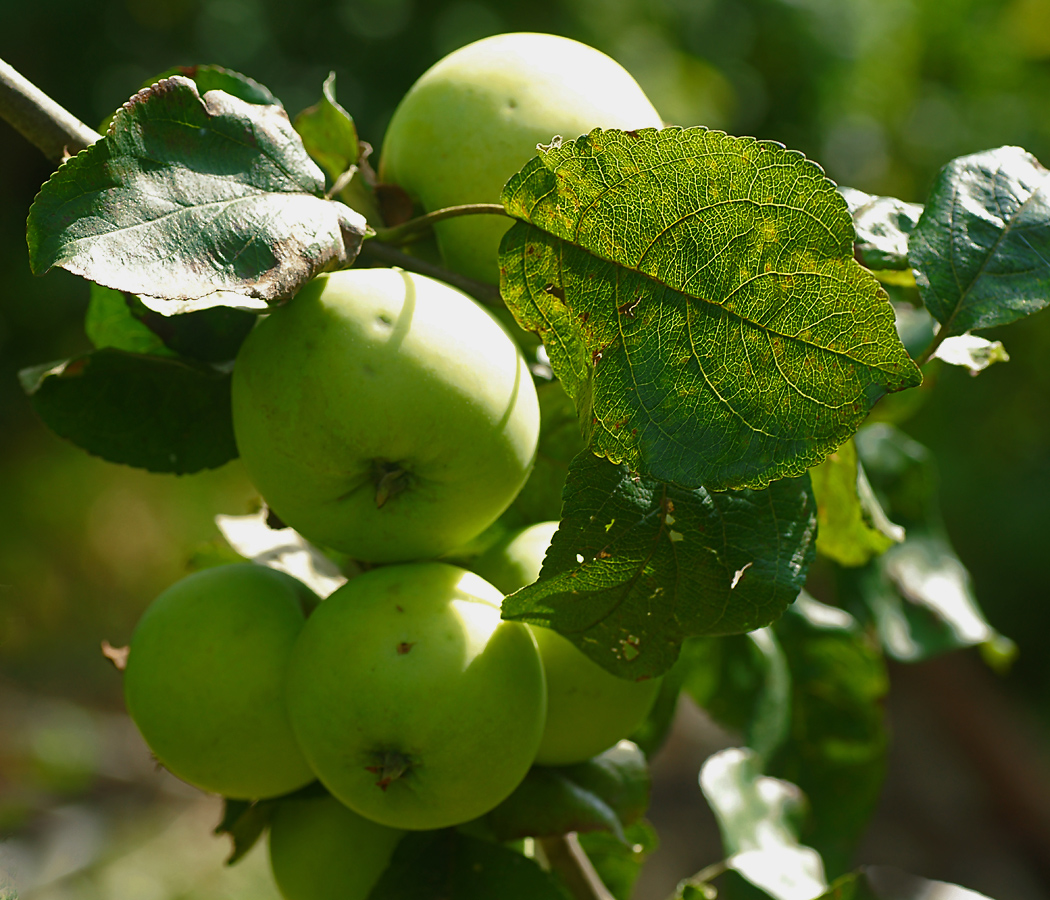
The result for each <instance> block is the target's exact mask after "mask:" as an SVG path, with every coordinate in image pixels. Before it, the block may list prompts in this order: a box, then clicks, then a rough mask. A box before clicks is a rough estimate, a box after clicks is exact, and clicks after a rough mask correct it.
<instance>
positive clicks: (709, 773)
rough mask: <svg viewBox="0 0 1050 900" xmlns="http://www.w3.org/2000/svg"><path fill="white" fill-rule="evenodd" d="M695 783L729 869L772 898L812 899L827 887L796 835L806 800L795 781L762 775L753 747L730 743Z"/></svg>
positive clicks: (821, 869)
mask: <svg viewBox="0 0 1050 900" xmlns="http://www.w3.org/2000/svg"><path fill="white" fill-rule="evenodd" d="M700 787H701V789H702V790H703V792H704V796H705V797H706V798H707V802H708V803H709V804H710V806H711V809H712V811H713V812H714V814H715V818H716V819H718V827H719V830H720V831H721V832H722V844H723V847H724V849H725V855H726V865H727V867H728V868H729V869H731V870H733V871H735V872H737V873H739V874H740V875H742V876H743V877H744V878H746V879H747V880H748V881H750V882H751V883H752V884H754V885H755V886H756V887H759V888H761V889H762V890H763V891H765V892H766V893H767V894H769V896H770V897H773V898H775V900H813V898H814V897H817V896H819V895H820V894H822V893H823V892H824V891H825V890H826V888H827V881H826V880H825V878H824V867H823V864H822V863H821V859H820V854H818V853H817V852H816V850H814V849H812V848H811V847H806V846H803V845H802V844H801V843H800V842H799V839H798V827H797V822H798V820H799V818H800V817H801V815H802V810H803V807H804V803H805V801H804V799H803V797H802V794H801V792H800V791H799V789H798V788H797V787H796V786H795V785H793V784H790V783H789V782H786V781H781V780H779V779H776V778H770V777H768V776H766V775H763V774H762V772H761V770H760V768H759V764H758V761H757V757H756V755H755V753H754V752H753V751H751V750H747V749H744V748H742V747H731V748H730V749H728V750H722V751H720V752H718V753H715V754H714V755H713V756H710V757H708V759H707V761H706V762H705V763H704V766H703V768H702V769H701V770H700Z"/></svg>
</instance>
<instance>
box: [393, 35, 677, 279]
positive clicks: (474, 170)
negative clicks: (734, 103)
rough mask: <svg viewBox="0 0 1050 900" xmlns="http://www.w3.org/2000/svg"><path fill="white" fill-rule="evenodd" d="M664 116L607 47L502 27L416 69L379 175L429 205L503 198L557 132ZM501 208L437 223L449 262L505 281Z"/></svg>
mask: <svg viewBox="0 0 1050 900" xmlns="http://www.w3.org/2000/svg"><path fill="white" fill-rule="evenodd" d="M662 124H663V123H662V122H661V120H660V116H659V114H658V113H657V112H656V110H655V109H654V108H653V105H652V103H650V102H649V100H648V98H647V97H646V96H645V93H644V92H643V91H642V89H641V88H640V87H639V86H638V83H637V82H636V81H635V80H634V79H633V78H632V77H631V75H630V74H629V73H628V72H627V71H626V70H625V69H624V68H623V67H622V66H621V65H620V64H619V63H617V62H616V61H615V60H613V59H610V58H609V57H608V56H606V55H605V54H604V53H602V52H600V51H598V50H595V49H594V48H593V47H588V46H587V45H586V44H581V43H579V42H577V41H573V40H570V39H569V38H564V37H558V36H557V35H553V34H527V33H526V34H500V35H495V36H493V37H488V38H484V39H483V40H480V41H477V42H475V43H473V44H468V45H467V46H465V47H461V48H460V49H458V50H456V51H455V52H453V53H451V54H449V55H448V56H446V57H445V58H444V59H442V60H440V61H439V62H437V63H435V64H434V65H433V66H431V67H430V68H429V69H428V70H427V71H426V72H424V73H423V75H422V76H420V78H419V80H418V81H417V82H416V83H415V84H414V85H413V86H412V87H411V89H410V90H409V91H408V93H407V94H405V96H404V98H403V99H402V100H401V103H400V104H399V105H398V107H397V109H396V110H395V111H394V115H393V118H391V120H390V125H389V126H388V128H387V131H386V137H385V138H384V139H383V151H382V156H381V158H380V161H379V178H380V180H381V181H384V182H387V183H393V184H398V185H400V186H401V187H402V188H404V189H405V190H406V191H407V192H408V193H409V194H410V195H411V196H412V197H413V199H415V200H417V201H418V202H419V203H420V204H421V205H422V207H423V208H424V209H425V210H427V211H431V210H435V209H441V208H443V207H446V206H457V205H459V204H463V203H498V202H499V196H500V192H501V191H502V190H503V185H504V184H505V183H506V182H507V180H508V179H509V178H510V177H511V175H513V174H514V173H516V172H517V171H518V170H519V169H520V168H521V167H522V166H523V165H524V164H525V163H526V162H528V161H529V159H531V158H532V157H533V156H535V155H536V146H537V144H549V143H550V142H551V139H552V138H553V137H554V136H555V135H560V136H561V137H563V138H564V139H565V140H574V139H575V138H577V137H579V136H580V135H581V134H587V133H589V132H590V131H592V130H593V129H594V128H622V129H625V130H632V129H639V128H646V127H653V128H659V127H661V125H662ZM509 227H510V220H509V219H507V218H505V217H502V216H489V215H484V216H466V217H458V218H454V219H447V220H445V221H442V222H438V223H437V224H436V225H435V227H434V230H435V232H436V233H437V239H438V244H439V245H440V248H441V253H442V255H443V257H444V259H445V264H446V265H447V266H448V267H449V268H450V269H453V270H454V271H456V272H460V273H462V274H464V275H468V276H470V277H471V278H477V279H480V280H482V281H488V282H491V283H493V284H497V283H498V282H499V270H498V266H497V261H496V260H497V251H498V249H499V242H500V238H502V237H503V234H504V232H505V231H506V230H507V228H509Z"/></svg>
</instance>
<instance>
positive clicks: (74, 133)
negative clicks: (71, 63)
mask: <svg viewBox="0 0 1050 900" xmlns="http://www.w3.org/2000/svg"><path fill="white" fill-rule="evenodd" d="M0 118H3V119H5V120H6V121H8V122H10V123H11V125H13V126H14V127H15V129H16V130H17V131H19V132H20V133H21V134H22V136H23V137H24V138H25V139H26V140H27V141H29V142H30V143H31V144H32V145H33V146H34V147H36V148H37V149H38V150H40V151H41V152H42V153H43V154H44V155H45V156H46V157H47V158H48V159H51V160H53V161H54V162H62V160H63V159H65V158H66V157H67V156H72V155H73V154H76V153H79V152H80V151H81V150H83V149H84V148H85V147H89V146H91V144H93V143H95V141H97V140H98V139H99V138H100V137H101V136H102V135H100V134H99V133H98V132H97V131H95V130H94V129H93V128H89V127H88V126H87V125H85V124H84V123H83V122H81V121H80V119H78V118H77V117H76V116H74V115H73V114H72V113H71V112H69V111H68V110H66V109H65V108H63V107H61V106H59V105H58V104H57V103H56V102H55V101H54V100H52V99H51V98H50V97H49V96H48V95H47V94H45V93H44V92H43V91H42V90H40V88H38V87H37V86H36V85H34V84H33V83H32V82H30V81H29V80H27V79H26V78H25V77H24V76H23V75H21V74H19V72H17V71H16V70H15V69H14V68H12V67H11V66H10V65H9V64H8V63H6V62H4V60H2V59H0Z"/></svg>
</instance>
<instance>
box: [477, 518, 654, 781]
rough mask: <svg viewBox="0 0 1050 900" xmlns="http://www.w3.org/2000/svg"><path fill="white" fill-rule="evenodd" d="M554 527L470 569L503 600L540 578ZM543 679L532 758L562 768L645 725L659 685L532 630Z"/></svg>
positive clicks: (497, 548)
mask: <svg viewBox="0 0 1050 900" xmlns="http://www.w3.org/2000/svg"><path fill="white" fill-rule="evenodd" d="M557 530H558V523H557V522H540V523H539V524H537V525H531V526H529V527H528V528H525V529H523V530H521V531H519V532H516V533H514V534H511V535H508V536H507V537H506V538H504V539H503V540H502V541H500V542H499V543H497V544H495V545H494V546H493V547H491V548H489V549H488V550H487V551H485V553H484V554H482V555H481V556H480V557H478V559H477V560H475V561H474V563H473V565H472V566H471V568H473V569H474V571H476V572H477V573H478V574H479V575H481V577H482V578H485V579H486V580H487V581H489V582H490V583H491V584H493V585H495V586H496V587H497V588H499V589H500V590H501V591H503V592H504V593H505V594H512V593H514V592H515V591H517V590H519V589H521V588H523V587H525V585H527V584H532V582H534V581H535V580H536V579H537V578H538V577H539V574H540V568H541V567H542V566H543V558H544V556H545V555H546V553H547V548H548V547H549V546H550V542H551V539H552V538H553V537H554V532H556V531H557ZM529 627H530V628H531V629H532V633H533V635H534V636H535V638H536V644H537V646H538V647H539V648H540V659H542V660H543V669H544V672H545V673H546V675H547V725H546V727H545V728H544V731H543V740H542V741H541V742H540V749H539V751H538V752H537V753H536V762H537V764H539V765H543V766H566V765H570V764H572V763H578V762H583V761H584V760H587V759H590V758H591V757H593V756H597V755H598V754H599V753H601V752H602V751H604V750H607V749H608V748H609V747H612V746H613V745H614V744H615V743H616V742H617V741H619V740H621V739H622V738H625V737H627V735H629V734H630V733H631V732H633V731H634V730H635V729H636V728H637V727H638V726H639V725H641V724H642V722H643V721H645V717H646V716H647V715H648V714H649V710H650V709H651V708H652V705H653V702H654V701H655V700H656V694H657V692H658V691H659V689H660V679H659V678H652V679H649V680H647V681H628V680H626V679H624V678H617V677H616V676H615V675H613V674H611V673H610V672H607V671H605V669H603V668H602V667H601V666H599V665H598V664H597V663H596V662H594V661H592V660H590V659H588V658H587V656H585V655H584V654H583V653H582V652H581V651H580V650H579V649H578V648H577V647H576V645H575V644H573V643H572V641H570V640H568V638H564V637H562V636H561V635H560V634H558V633H557V632H556V631H551V630H550V629H549V628H542V627H540V626H538V625H530V626H529Z"/></svg>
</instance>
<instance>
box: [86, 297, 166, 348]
mask: <svg viewBox="0 0 1050 900" xmlns="http://www.w3.org/2000/svg"><path fill="white" fill-rule="evenodd" d="M84 331H85V332H86V333H87V336H88V340H89V341H91V343H92V344H94V346H95V349H97V350H101V349H102V348H103V347H113V348H115V349H117V350H127V351H128V352H129V353H146V354H152V355H154V356H173V355H174V353H173V351H172V350H170V349H168V347H167V346H165V344H164V341H162V340H161V339H160V338H159V337H157V335H156V334H154V333H153V332H152V331H151V330H150V328H149V326H147V325H146V324H145V323H143V322H141V321H140V320H139V319H137V318H136V317H135V315H134V314H133V313H132V311H131V306H130V305H129V301H128V298H127V297H126V296H125V295H124V294H122V293H121V292H120V291H114V290H113V289H111V288H107V287H102V285H100V284H92V285H91V300H90V301H89V302H88V308H87V315H86V316H85V317H84Z"/></svg>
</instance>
